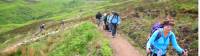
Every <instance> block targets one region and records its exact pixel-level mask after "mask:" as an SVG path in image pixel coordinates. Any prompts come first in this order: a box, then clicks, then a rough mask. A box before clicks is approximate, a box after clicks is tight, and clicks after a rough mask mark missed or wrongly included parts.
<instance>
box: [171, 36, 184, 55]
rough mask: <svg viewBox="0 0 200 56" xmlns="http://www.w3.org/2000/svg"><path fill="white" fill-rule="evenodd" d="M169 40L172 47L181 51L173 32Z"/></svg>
mask: <svg viewBox="0 0 200 56" xmlns="http://www.w3.org/2000/svg"><path fill="white" fill-rule="evenodd" d="M171 42H172V45H173V47H174V48H175V49H176V50H177V51H178V53H182V52H183V49H182V48H181V47H180V46H179V45H178V43H177V41H176V36H175V35H174V33H173V32H172V34H171Z"/></svg>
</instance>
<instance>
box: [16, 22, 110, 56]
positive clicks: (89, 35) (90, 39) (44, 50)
mask: <svg viewBox="0 0 200 56" xmlns="http://www.w3.org/2000/svg"><path fill="white" fill-rule="evenodd" d="M58 40H59V41H58ZM22 48H26V49H27V50H23V49H22ZM31 48H32V49H33V50H31ZM21 51H25V52H26V54H25V55H31V54H30V53H29V52H32V53H34V55H36V56H42V55H48V56H75V55H80V56H88V55H89V56H98V55H102V56H111V55H112V50H111V48H110V46H109V43H108V40H107V39H105V38H103V37H102V35H101V33H100V32H99V31H98V30H97V28H96V27H95V26H94V25H93V24H92V23H91V22H85V23H82V24H81V25H79V26H77V27H74V28H72V29H71V30H67V31H65V33H59V34H57V35H54V36H49V37H48V38H47V39H42V40H40V41H38V42H35V43H33V44H31V45H28V46H24V47H21V49H19V50H18V52H17V53H15V54H13V55H23V54H22V53H21Z"/></svg>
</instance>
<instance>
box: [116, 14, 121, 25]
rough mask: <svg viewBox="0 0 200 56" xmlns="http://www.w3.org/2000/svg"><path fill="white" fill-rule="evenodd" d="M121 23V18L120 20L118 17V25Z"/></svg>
mask: <svg viewBox="0 0 200 56" xmlns="http://www.w3.org/2000/svg"><path fill="white" fill-rule="evenodd" d="M120 23H121V18H120V16H118V23H117V24H118V25H119V24H120Z"/></svg>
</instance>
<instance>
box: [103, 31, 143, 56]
mask: <svg viewBox="0 0 200 56" xmlns="http://www.w3.org/2000/svg"><path fill="white" fill-rule="evenodd" d="M101 31H102V32H103V33H104V35H105V36H106V37H108V39H109V40H110V44H111V47H112V49H113V54H114V56H145V55H144V54H142V53H141V52H140V51H139V50H138V49H136V48H135V47H133V46H132V45H131V44H130V43H129V42H128V40H127V39H126V38H124V37H122V35H120V34H117V36H116V37H115V38H112V36H111V32H108V31H104V30H102V29H101Z"/></svg>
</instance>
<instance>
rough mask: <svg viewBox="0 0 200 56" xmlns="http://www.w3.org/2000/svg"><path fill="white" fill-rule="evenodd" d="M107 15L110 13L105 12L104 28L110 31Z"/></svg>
mask: <svg viewBox="0 0 200 56" xmlns="http://www.w3.org/2000/svg"><path fill="white" fill-rule="evenodd" d="M107 16H108V14H107V13H104V14H103V17H102V19H103V29H104V30H107V31H108V30H109V28H108V21H107V20H108V18H107Z"/></svg>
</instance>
